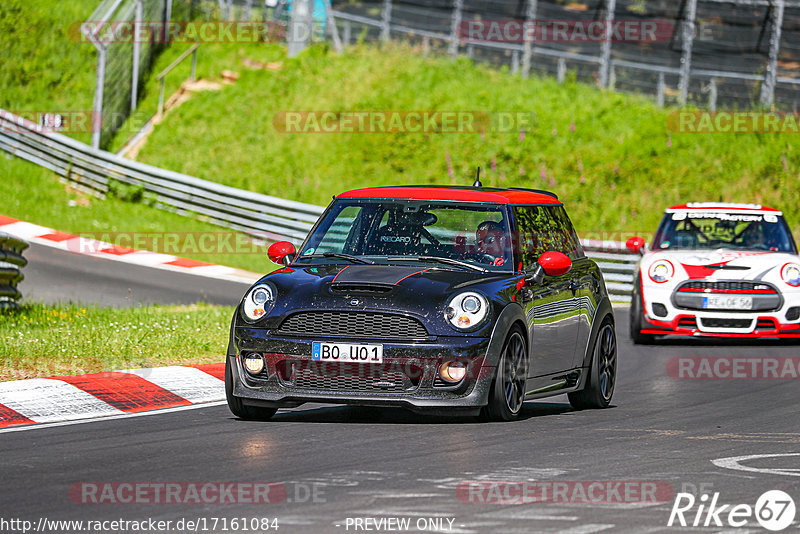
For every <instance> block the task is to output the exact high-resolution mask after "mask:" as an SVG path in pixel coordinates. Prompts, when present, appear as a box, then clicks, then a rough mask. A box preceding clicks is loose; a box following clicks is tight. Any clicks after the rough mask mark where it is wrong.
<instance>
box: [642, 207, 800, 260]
mask: <svg viewBox="0 0 800 534" xmlns="http://www.w3.org/2000/svg"><path fill="white" fill-rule="evenodd" d="M720 248H724V249H735V250H753V251H771V252H789V253H792V254H796V253H797V249H796V247H795V243H794V240H793V239H792V235H791V233H790V232H789V229H788V227H787V226H786V222H785V221H784V219H783V217H782V216H781V215H778V214H750V213H742V212H719V211H694V210H691V211H690V210H687V211H676V212H673V213H667V214H666V215H665V216H664V219H663V220H662V222H661V226H660V227H659V229H658V233H657V234H656V239H655V242H654V244H653V249H654V250H672V249H679V250H693V249H720Z"/></svg>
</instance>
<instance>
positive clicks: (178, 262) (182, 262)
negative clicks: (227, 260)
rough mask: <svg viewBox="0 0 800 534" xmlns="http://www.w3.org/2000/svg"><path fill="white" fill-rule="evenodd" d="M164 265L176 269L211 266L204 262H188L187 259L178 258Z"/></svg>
mask: <svg viewBox="0 0 800 534" xmlns="http://www.w3.org/2000/svg"><path fill="white" fill-rule="evenodd" d="M164 265H175V266H176V267H206V266H208V265H213V264H211V263H206V262H204V261H197V260H190V259H188V258H178V259H176V260H172V261H168V262H166V263H165V264H164Z"/></svg>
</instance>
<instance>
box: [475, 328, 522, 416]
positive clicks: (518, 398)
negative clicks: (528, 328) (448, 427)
mask: <svg viewBox="0 0 800 534" xmlns="http://www.w3.org/2000/svg"><path fill="white" fill-rule="evenodd" d="M527 376H528V355H527V350H526V345H525V338H524V337H523V335H522V332H521V331H520V330H519V328H516V327H515V328H513V329H512V330H511V332H510V333H509V334H508V338H507V339H506V341H505V343H504V344H503V351H502V353H501V356H500V361H499V362H498V363H497V370H496V371H495V373H494V379H493V381H492V387H491V390H490V391H489V404H487V405H486V406H485V407H484V408H483V410H482V412H481V415H482V417H483V419H484V420H488V421H513V420H514V419H517V418H518V417H519V414H520V412H521V411H522V404H523V402H524V401H525V383H526V379H527Z"/></svg>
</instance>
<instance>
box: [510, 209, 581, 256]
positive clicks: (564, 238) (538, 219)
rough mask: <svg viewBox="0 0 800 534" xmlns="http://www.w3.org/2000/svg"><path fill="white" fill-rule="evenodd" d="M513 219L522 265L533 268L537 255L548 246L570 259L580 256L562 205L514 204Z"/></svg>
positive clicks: (575, 237)
mask: <svg viewBox="0 0 800 534" xmlns="http://www.w3.org/2000/svg"><path fill="white" fill-rule="evenodd" d="M514 219H515V221H516V223H517V233H518V234H519V235H518V240H519V251H520V255H521V256H522V265H523V268H524V269H526V270H528V269H531V268H533V266H534V265H535V264H536V262H537V261H538V259H539V256H541V255H542V254H544V253H545V252H548V251H550V250H556V251H558V252H563V253H564V254H566V255H567V256H569V257H570V259H572V260H574V259H577V258H580V257H582V256H583V248H582V247H581V244H580V241H579V240H578V236H577V234H576V233H575V229H574V228H573V226H572V222H570V220H569V217H567V213H566V211H564V208H563V207H562V206H554V207H549V206H547V207H546V206H520V207H516V208H514Z"/></svg>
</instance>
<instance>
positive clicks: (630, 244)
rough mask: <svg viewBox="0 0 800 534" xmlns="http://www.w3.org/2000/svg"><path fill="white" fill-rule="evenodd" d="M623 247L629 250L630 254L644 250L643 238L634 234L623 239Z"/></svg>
mask: <svg viewBox="0 0 800 534" xmlns="http://www.w3.org/2000/svg"><path fill="white" fill-rule="evenodd" d="M625 247H626V248H627V249H628V250H630V251H631V253H632V254H641V253H642V252H643V251H644V239H642V238H641V237H639V236H634V237H632V238H630V239H628V240H627V241H625Z"/></svg>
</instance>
